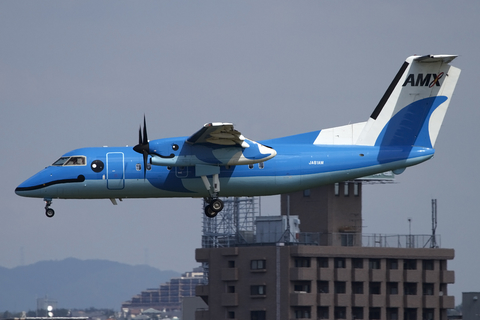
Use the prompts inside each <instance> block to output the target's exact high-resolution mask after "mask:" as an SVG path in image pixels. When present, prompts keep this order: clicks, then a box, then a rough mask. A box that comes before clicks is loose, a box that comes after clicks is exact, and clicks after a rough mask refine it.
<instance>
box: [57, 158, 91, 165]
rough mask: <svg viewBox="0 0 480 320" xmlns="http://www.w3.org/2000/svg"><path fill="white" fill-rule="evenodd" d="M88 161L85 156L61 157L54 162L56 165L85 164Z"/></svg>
mask: <svg viewBox="0 0 480 320" xmlns="http://www.w3.org/2000/svg"><path fill="white" fill-rule="evenodd" d="M86 163H87V158H86V157H85V156H73V157H61V158H60V159H58V160H57V161H55V162H54V163H53V165H54V166H84V165H85V164H86Z"/></svg>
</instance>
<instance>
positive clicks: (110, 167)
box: [107, 152, 125, 190]
mask: <svg viewBox="0 0 480 320" xmlns="http://www.w3.org/2000/svg"><path fill="white" fill-rule="evenodd" d="M124 162H125V158H124V155H123V152H109V153H107V188H108V189H110V190H120V189H123V188H124V186H125V164H124Z"/></svg>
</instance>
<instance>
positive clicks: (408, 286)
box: [403, 282, 417, 296]
mask: <svg viewBox="0 0 480 320" xmlns="http://www.w3.org/2000/svg"><path fill="white" fill-rule="evenodd" d="M403 292H404V294H405V295H409V296H414V295H416V294H417V283H416V282H405V283H404V284H403Z"/></svg>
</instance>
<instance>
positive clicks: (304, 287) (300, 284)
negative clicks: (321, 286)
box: [293, 281, 311, 293]
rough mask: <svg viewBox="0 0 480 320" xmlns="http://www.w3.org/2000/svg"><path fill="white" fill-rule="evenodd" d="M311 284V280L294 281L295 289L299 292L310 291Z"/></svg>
mask: <svg viewBox="0 0 480 320" xmlns="http://www.w3.org/2000/svg"><path fill="white" fill-rule="evenodd" d="M310 289H311V285H310V281H295V282H294V283H293V291H294V292H296V293H298V292H305V293H310Z"/></svg>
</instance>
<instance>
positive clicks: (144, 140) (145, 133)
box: [143, 115, 148, 144]
mask: <svg viewBox="0 0 480 320" xmlns="http://www.w3.org/2000/svg"><path fill="white" fill-rule="evenodd" d="M143 144H148V137H147V119H145V115H143Z"/></svg>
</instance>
